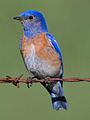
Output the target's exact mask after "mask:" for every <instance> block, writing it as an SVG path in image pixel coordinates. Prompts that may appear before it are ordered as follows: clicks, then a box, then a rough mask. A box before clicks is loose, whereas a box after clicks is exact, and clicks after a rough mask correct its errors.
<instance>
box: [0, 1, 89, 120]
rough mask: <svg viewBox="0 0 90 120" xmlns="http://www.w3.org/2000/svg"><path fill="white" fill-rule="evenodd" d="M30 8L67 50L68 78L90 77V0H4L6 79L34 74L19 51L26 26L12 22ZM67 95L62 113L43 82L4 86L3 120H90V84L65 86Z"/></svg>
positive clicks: (0, 38) (0, 41)
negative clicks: (26, 65) (29, 73)
mask: <svg viewBox="0 0 90 120" xmlns="http://www.w3.org/2000/svg"><path fill="white" fill-rule="evenodd" d="M28 9H36V10H39V11H41V12H43V13H44V14H45V17H46V20H47V23H48V26H49V31H50V33H52V34H53V35H54V36H55V38H56V39H57V41H58V43H59V45H60V47H61V50H62V54H63V61H64V69H65V74H64V77H90V0H46V1H44V0H39V1H36V0H7V1H6V0H0V77H5V76H6V75H11V76H13V77H14V76H19V75H20V74H22V73H23V74H24V76H28V73H27V71H26V69H25V67H24V64H23V61H22V58H21V55H20V52H19V40H20V38H21V36H22V32H23V31H22V27H21V25H20V23H18V22H16V21H14V20H13V19H12V18H13V17H14V16H17V15H18V14H19V13H21V12H23V11H26V10H28ZM64 92H65V95H66V96H67V99H68V103H69V109H68V110H67V111H65V110H62V111H58V112H56V111H54V110H53V109H52V106H51V101H50V97H49V94H48V93H47V92H46V90H45V89H44V88H43V87H42V86H41V85H40V84H37V85H36V84H34V85H33V86H32V87H31V88H30V89H28V88H27V87H26V85H21V87H20V89H17V88H16V87H14V86H12V85H8V84H7V85H5V84H4V85H2V84H1V85H0V120H85V119H86V120H90V83H86V82H80V83H64Z"/></svg>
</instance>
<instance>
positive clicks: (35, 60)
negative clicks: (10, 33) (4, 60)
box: [14, 10, 68, 110]
mask: <svg viewBox="0 0 90 120" xmlns="http://www.w3.org/2000/svg"><path fill="white" fill-rule="evenodd" d="M14 19H16V20H19V21H20V22H21V24H22V26H23V30H24V35H23V37H22V39H21V41H20V51H21V54H22V57H23V60H24V63H25V66H26V68H27V70H28V71H29V72H31V73H32V74H33V75H34V76H35V77H37V78H38V79H43V78H46V77H59V78H62V80H63V72H64V71H63V61H62V54H61V50H60V47H59V45H58V43H57V41H56V40H55V38H54V37H53V36H52V35H51V34H50V33H49V32H48V28H47V24H46V21H45V18H44V16H43V14H42V13H40V12H38V11H36V10H28V11H26V12H23V13H21V14H20V15H19V16H18V17H14ZM42 85H43V86H44V87H45V88H46V89H47V91H48V92H49V93H50V96H51V100H52V106H53V109H55V110H59V109H61V108H64V109H67V108H68V104H67V100H66V98H65V96H64V92H63V89H62V87H63V82H57V83H50V84H45V83H42Z"/></svg>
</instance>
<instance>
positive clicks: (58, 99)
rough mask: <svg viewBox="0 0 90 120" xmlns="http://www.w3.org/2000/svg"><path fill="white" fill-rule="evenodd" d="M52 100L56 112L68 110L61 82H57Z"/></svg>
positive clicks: (53, 89)
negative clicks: (62, 109)
mask: <svg viewBox="0 0 90 120" xmlns="http://www.w3.org/2000/svg"><path fill="white" fill-rule="evenodd" d="M51 99H52V106H53V109H55V110H59V109H61V108H64V109H65V110H67V109H68V104H67V100H66V98H65V96H64V92H63V89H62V86H61V83H60V82H57V83H56V84H54V85H53V88H52V93H51Z"/></svg>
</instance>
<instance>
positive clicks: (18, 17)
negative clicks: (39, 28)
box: [13, 16, 22, 20]
mask: <svg viewBox="0 0 90 120" xmlns="http://www.w3.org/2000/svg"><path fill="white" fill-rule="evenodd" d="M13 19H14V20H21V19H22V18H21V17H20V16H17V17H13Z"/></svg>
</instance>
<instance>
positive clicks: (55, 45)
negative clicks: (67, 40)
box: [46, 33, 62, 61]
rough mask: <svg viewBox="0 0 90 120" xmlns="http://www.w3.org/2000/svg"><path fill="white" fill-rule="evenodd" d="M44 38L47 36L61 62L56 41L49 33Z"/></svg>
mask: <svg viewBox="0 0 90 120" xmlns="http://www.w3.org/2000/svg"><path fill="white" fill-rule="evenodd" d="M46 36H47V38H48V40H49V41H50V43H51V45H52V47H53V48H54V49H55V50H56V52H57V53H58V55H59V58H60V60H61V61H62V54H61V50H60V47H59V45H58V43H57V41H56V40H55V38H54V37H53V36H52V35H51V34H50V33H46Z"/></svg>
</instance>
